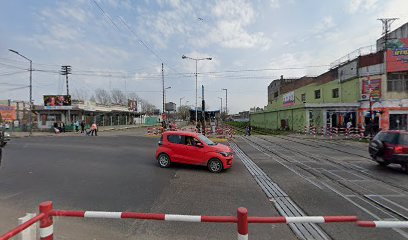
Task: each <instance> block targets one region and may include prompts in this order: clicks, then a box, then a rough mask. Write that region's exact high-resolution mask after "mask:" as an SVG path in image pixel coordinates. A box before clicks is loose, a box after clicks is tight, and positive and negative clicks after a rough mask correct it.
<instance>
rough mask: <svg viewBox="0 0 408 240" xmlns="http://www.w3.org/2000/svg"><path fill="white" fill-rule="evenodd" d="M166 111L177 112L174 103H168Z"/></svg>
mask: <svg viewBox="0 0 408 240" xmlns="http://www.w3.org/2000/svg"><path fill="white" fill-rule="evenodd" d="M164 109H165V110H166V111H167V112H175V111H176V104H175V103H174V102H168V103H166V104H165V107H164Z"/></svg>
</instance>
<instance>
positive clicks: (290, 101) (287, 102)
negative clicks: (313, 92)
mask: <svg viewBox="0 0 408 240" xmlns="http://www.w3.org/2000/svg"><path fill="white" fill-rule="evenodd" d="M294 104H295V92H293V91H292V92H288V93H285V94H283V106H284V107H287V106H292V105H294Z"/></svg>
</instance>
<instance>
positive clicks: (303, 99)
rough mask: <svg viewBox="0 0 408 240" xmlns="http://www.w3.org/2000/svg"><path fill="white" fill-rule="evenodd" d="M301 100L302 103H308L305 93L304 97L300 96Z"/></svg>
mask: <svg viewBox="0 0 408 240" xmlns="http://www.w3.org/2000/svg"><path fill="white" fill-rule="evenodd" d="M300 98H301V100H302V102H306V93H303V94H302V95H300Z"/></svg>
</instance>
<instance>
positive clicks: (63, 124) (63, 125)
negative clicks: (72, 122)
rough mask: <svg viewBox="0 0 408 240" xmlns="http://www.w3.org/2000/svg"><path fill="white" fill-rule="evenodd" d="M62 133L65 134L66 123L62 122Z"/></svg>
mask: <svg viewBox="0 0 408 240" xmlns="http://www.w3.org/2000/svg"><path fill="white" fill-rule="evenodd" d="M61 132H65V123H64V122H61Z"/></svg>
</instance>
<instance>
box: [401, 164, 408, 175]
mask: <svg viewBox="0 0 408 240" xmlns="http://www.w3.org/2000/svg"><path fill="white" fill-rule="evenodd" d="M401 169H402V171H403V172H404V173H408V164H406V163H404V164H401Z"/></svg>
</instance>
